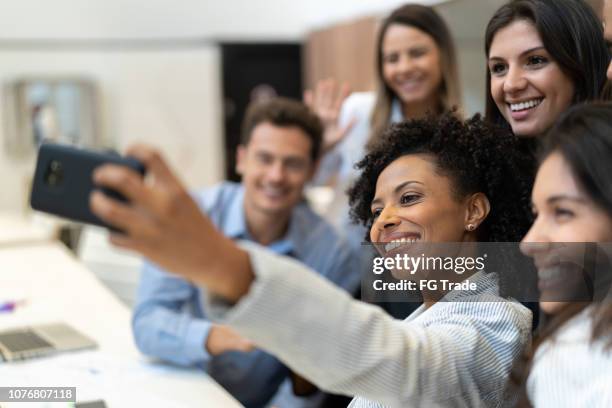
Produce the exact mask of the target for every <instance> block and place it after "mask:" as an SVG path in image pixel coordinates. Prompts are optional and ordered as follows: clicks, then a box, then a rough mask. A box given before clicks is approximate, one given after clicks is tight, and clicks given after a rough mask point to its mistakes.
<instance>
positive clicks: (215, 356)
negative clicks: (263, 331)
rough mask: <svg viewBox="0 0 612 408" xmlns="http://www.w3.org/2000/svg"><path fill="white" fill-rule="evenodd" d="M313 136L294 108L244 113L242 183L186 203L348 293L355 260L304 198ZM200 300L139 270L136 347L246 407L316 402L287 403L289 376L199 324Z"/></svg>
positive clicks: (317, 144)
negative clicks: (191, 371) (195, 370)
mask: <svg viewBox="0 0 612 408" xmlns="http://www.w3.org/2000/svg"><path fill="white" fill-rule="evenodd" d="M321 134H322V126H321V123H320V121H319V120H318V118H317V117H316V116H315V114H314V113H312V112H310V111H309V110H308V108H306V107H305V106H304V105H303V104H301V103H299V102H296V101H291V100H288V99H283V98H276V99H273V100H270V101H268V102H265V103H260V104H257V105H252V106H251V107H250V108H249V110H248V112H247V115H246V117H245V120H244V123H243V134H242V141H241V146H239V148H238V152H237V171H238V173H239V174H241V175H242V183H241V184H236V183H230V182H224V183H221V184H220V185H217V186H216V187H213V188H210V189H206V190H203V191H200V192H196V193H194V197H195V198H196V201H197V202H198V203H199V206H200V208H201V209H202V211H204V212H205V213H206V214H207V215H208V217H209V218H210V219H211V220H212V222H213V223H214V224H215V226H216V227H217V228H218V229H219V230H220V231H221V232H223V233H224V234H225V235H226V236H228V237H229V238H231V239H234V240H248V241H253V242H256V243H258V244H260V245H263V246H266V247H267V248H268V249H270V250H271V251H273V252H275V253H278V254H283V255H288V256H291V257H294V258H296V259H297V260H300V261H302V262H303V263H304V264H306V265H307V266H309V267H311V268H312V269H314V270H316V271H318V272H319V273H320V274H321V275H322V276H324V277H326V278H328V279H329V280H331V281H332V282H335V283H336V284H338V285H339V286H341V287H343V288H345V289H346V290H348V291H350V292H354V291H355V290H356V289H357V287H358V286H359V272H358V266H357V265H356V263H355V260H356V259H357V257H356V256H354V254H353V253H352V252H351V250H350V249H349V248H350V247H349V246H348V244H347V243H346V242H345V241H343V240H341V239H340V237H339V235H338V234H337V233H336V232H335V231H334V229H333V228H332V227H331V226H330V225H329V224H327V223H326V222H325V221H324V220H323V219H322V218H320V217H319V216H318V215H316V214H315V213H314V212H313V211H312V210H311V209H310V208H309V207H308V205H307V204H306V203H305V202H304V200H303V188H304V185H305V184H306V183H307V182H308V180H309V179H310V177H311V176H312V175H313V173H314V169H315V166H316V162H317V159H318V157H319V153H320V149H321ZM203 296H204V295H203V292H202V291H201V290H199V289H198V288H197V287H195V286H193V285H192V284H191V283H189V282H187V281H185V280H183V279H180V278H178V277H176V276H175V275H171V274H169V273H167V272H165V271H163V270H161V269H160V268H158V267H157V266H156V265H154V264H152V263H145V266H144V269H143V271H142V276H141V282H140V287H139V291H138V297H137V303H136V306H135V310H134V317H133V321H132V325H133V330H134V336H135V339H136V344H137V346H138V348H139V349H140V350H141V351H142V352H143V353H145V354H148V355H151V356H154V357H158V358H161V359H164V360H167V361H171V362H173V363H175V364H180V365H198V366H200V367H202V368H203V369H205V370H206V371H207V372H208V373H209V374H210V375H211V376H212V377H213V378H214V379H215V380H216V381H217V382H219V383H220V384H221V385H223V386H224V387H225V388H226V389H227V390H228V391H229V392H230V393H231V394H232V395H234V397H236V399H238V400H239V401H240V402H241V403H242V404H244V405H245V406H247V407H259V406H264V405H265V404H266V403H268V402H270V401H271V400H274V403H278V402H279V401H282V402H283V403H287V404H291V405H294V406H298V405H299V406H308V405H311V406H312V405H313V404H310V403H308V401H315V400H316V399H299V400H298V399H297V397H294V396H292V395H291V394H292V393H291V387H289V386H288V384H287V382H288V381H289V380H288V379H289V376H290V371H289V369H288V368H286V367H285V366H284V365H283V364H282V363H281V362H279V361H278V360H277V359H276V358H274V357H273V356H271V355H269V354H267V353H265V352H263V351H261V350H258V349H254V345H253V344H251V343H250V342H249V340H248V339H244V338H242V337H240V336H239V335H238V334H237V333H235V332H234V331H233V330H232V329H230V328H229V327H226V326H221V325H216V324H214V323H212V322H210V321H209V320H208V319H207V315H206V310H204V308H203V305H204V299H203ZM296 318H297V317H296ZM283 382H285V384H283ZM281 384H283V386H282V387H281ZM279 387H280V391H278V392H277V390H279ZM298 401H299V402H298Z"/></svg>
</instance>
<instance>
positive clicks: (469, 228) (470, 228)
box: [466, 224, 476, 231]
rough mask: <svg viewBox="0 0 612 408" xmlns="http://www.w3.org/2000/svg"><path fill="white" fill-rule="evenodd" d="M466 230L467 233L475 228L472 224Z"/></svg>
mask: <svg viewBox="0 0 612 408" xmlns="http://www.w3.org/2000/svg"><path fill="white" fill-rule="evenodd" d="M466 228H467V230H468V231H474V230H475V229H476V226H475V225H474V224H468V225H467V227H466Z"/></svg>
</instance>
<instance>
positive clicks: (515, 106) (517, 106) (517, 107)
mask: <svg viewBox="0 0 612 408" xmlns="http://www.w3.org/2000/svg"><path fill="white" fill-rule="evenodd" d="M543 100H544V99H532V100H531V101H526V102H521V103H511V104H510V109H511V110H512V112H518V111H522V110H525V109H531V108H535V107H536V106H538V105H539V104H540V103H542V101H543Z"/></svg>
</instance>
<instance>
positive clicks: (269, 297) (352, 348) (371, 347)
mask: <svg viewBox="0 0 612 408" xmlns="http://www.w3.org/2000/svg"><path fill="white" fill-rule="evenodd" d="M245 248H246V249H247V250H248V251H249V255H250V258H251V263H252V266H253V270H254V273H255V274H256V279H255V281H254V282H253V284H252V286H251V288H250V291H249V293H248V294H247V295H246V296H245V297H243V298H242V299H241V300H240V301H239V302H238V303H237V304H236V305H233V306H230V305H228V304H226V303H224V302H223V301H222V300H221V299H215V298H213V299H211V304H210V307H209V311H210V312H211V316H212V317H213V318H217V319H219V320H221V321H222V322H223V323H227V324H230V325H232V326H233V327H234V328H235V329H236V330H237V331H238V332H239V333H241V334H242V335H243V336H245V337H247V338H249V339H251V340H253V341H254V342H255V343H256V344H258V345H259V346H261V347H262V348H263V349H266V350H267V351H269V352H270V353H272V354H273V355H275V356H277V357H278V358H279V359H280V360H281V361H283V362H285V363H286V364H287V365H288V366H289V367H291V368H292V369H293V370H294V371H295V372H297V373H299V374H301V375H302V376H304V377H305V378H308V379H310V380H311V381H312V382H314V383H315V384H316V385H317V386H319V387H320V388H322V389H325V390H328V391H330V392H335V393H339V394H345V395H350V396H356V398H355V399H354V400H353V401H352V402H351V404H350V407H353V408H356V407H359V408H361V407H380V406H385V405H386V406H389V407H400V406H401V407H406V406H410V407H480V406H484V407H499V406H504V401H503V393H504V387H505V383H506V380H507V377H508V373H509V371H510V369H511V366H512V364H513V361H514V359H515V358H516V357H517V356H518V355H519V354H520V352H521V350H522V349H523V347H524V346H525V344H526V343H527V342H528V341H529V339H530V332H531V312H530V311H529V310H528V309H527V308H525V307H524V306H522V305H521V304H519V303H517V302H513V301H507V300H504V299H502V298H501V297H500V296H499V294H498V292H499V289H498V285H497V280H496V279H495V274H492V273H491V274H485V273H483V272H479V273H478V274H476V275H474V276H472V277H471V278H470V281H472V282H476V284H477V288H478V289H477V290H476V291H475V292H474V291H472V292H470V293H469V294H463V293H461V292H458V291H455V292H451V293H449V294H447V296H446V297H445V298H446V299H447V300H448V301H440V302H437V303H436V304H434V305H433V306H431V307H430V308H428V309H424V307H421V308H419V309H418V310H416V311H415V312H414V313H413V314H412V315H410V316H409V317H408V318H407V319H406V320H405V321H399V320H394V319H393V318H391V317H390V316H389V315H387V314H386V313H385V312H384V311H383V310H382V309H380V308H379V307H376V306H373V305H369V304H365V303H362V302H358V301H355V300H354V299H352V298H351V297H350V296H348V295H347V294H346V293H345V292H343V291H341V290H339V289H337V288H335V287H334V286H333V285H331V284H330V283H329V282H327V281H326V280H325V279H324V278H321V277H319V276H317V275H316V274H315V273H313V272H312V271H310V270H309V269H308V268H307V267H305V266H304V265H302V264H300V263H298V262H296V261H294V260H292V259H289V258H283V257H279V256H276V255H274V254H270V253H268V252H267V251H266V250H265V249H262V248H260V247H255V246H253V245H245ZM209 298H210V297H209Z"/></svg>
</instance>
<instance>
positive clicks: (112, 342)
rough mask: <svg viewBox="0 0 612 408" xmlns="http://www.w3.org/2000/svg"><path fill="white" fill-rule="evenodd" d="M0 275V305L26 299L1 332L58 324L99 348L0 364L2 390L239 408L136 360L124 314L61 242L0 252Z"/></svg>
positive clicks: (125, 403)
mask: <svg viewBox="0 0 612 408" xmlns="http://www.w3.org/2000/svg"><path fill="white" fill-rule="evenodd" d="M0 276H1V280H0V282H1V284H0V301H6V300H18V299H25V300H26V302H27V303H26V304H25V305H24V306H23V307H20V308H18V309H17V310H16V311H15V312H13V313H10V314H6V313H3V314H0V329H4V328H10V327H17V326H24V325H28V324H34V323H42V322H53V321H63V322H66V323H68V324H70V325H72V326H73V327H75V328H76V329H78V330H79V331H81V332H83V333H84V334H86V335H88V336H89V337H91V338H93V339H95V340H96V341H97V342H98V344H99V348H98V349H96V350H89V351H79V352H72V353H65V354H60V355H56V356H53V357H48V358H41V359H36V360H28V361H24V362H14V363H4V364H3V363H0V379H2V380H1V383H2V384H0V385H2V386H66V387H68V386H76V387H77V401H88V400H95V399H103V400H104V401H105V402H106V404H107V406H108V407H109V408H115V407H141V406H151V407H230V408H231V407H240V404H239V403H238V402H237V401H236V400H235V399H234V398H232V397H231V396H230V395H229V394H228V393H227V392H226V391H225V390H224V389H223V388H222V387H221V386H220V385H218V384H217V383H216V382H214V381H213V380H212V379H211V378H210V377H208V376H207V375H205V374H204V373H203V372H201V371H199V370H195V369H194V370H191V369H181V368H177V367H172V366H169V365H164V364H161V363H153V362H150V361H148V360H147V359H146V358H144V357H143V356H141V355H140V353H139V352H138V351H137V349H136V348H135V345H134V343H133V340H132V334H131V328H130V311H129V310H128V309H127V308H126V307H125V306H123V305H122V304H121V302H119V301H118V299H117V298H116V297H115V296H114V295H113V294H112V293H111V292H109V291H108V290H107V289H106V288H105V287H104V286H103V285H102V284H101V283H100V282H99V281H98V280H97V279H96V278H95V276H94V275H93V274H92V273H91V272H90V271H89V270H87V269H86V268H85V267H84V266H83V265H82V264H80V263H79V262H78V261H77V260H76V259H75V258H74V257H73V256H72V255H71V254H70V253H69V252H68V250H66V249H65V248H64V247H63V246H62V245H61V244H59V243H41V244H32V245H22V246H13V247H4V248H3V247H0ZM18 405H19V404H18ZM53 405H55V404H53ZM19 406H25V405H19Z"/></svg>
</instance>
